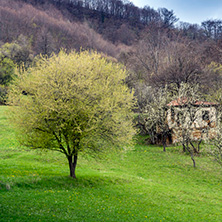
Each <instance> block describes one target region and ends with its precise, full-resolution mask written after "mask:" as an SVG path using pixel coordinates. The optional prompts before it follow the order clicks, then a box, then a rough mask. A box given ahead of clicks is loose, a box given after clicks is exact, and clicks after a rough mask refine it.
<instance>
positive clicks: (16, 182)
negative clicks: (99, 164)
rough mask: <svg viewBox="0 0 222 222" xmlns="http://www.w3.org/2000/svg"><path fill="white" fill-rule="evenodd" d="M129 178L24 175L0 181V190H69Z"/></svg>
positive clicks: (112, 183)
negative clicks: (74, 177)
mask: <svg viewBox="0 0 222 222" xmlns="http://www.w3.org/2000/svg"><path fill="white" fill-rule="evenodd" d="M129 182H131V180H130V179H129V180H128V179H125V178H122V177H119V176H112V175H111V176H107V175H98V174H90V175H79V176H78V178H77V179H73V178H71V177H69V176H41V175H40V176H24V177H17V178H16V177H15V178H13V179H10V180H8V181H0V190H11V189H17V188H19V189H21V188H25V189H37V190H45V189H46V190H49V189H51V190H54V189H55V190H71V189H74V188H100V187H103V188H104V187H105V186H110V185H121V184H125V183H129Z"/></svg>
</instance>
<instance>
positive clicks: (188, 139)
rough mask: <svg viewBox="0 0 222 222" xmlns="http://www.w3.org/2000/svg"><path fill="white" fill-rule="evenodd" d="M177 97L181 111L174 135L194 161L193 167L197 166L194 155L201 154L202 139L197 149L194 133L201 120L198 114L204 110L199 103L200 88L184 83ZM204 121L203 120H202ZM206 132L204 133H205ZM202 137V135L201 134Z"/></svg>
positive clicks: (177, 116)
mask: <svg viewBox="0 0 222 222" xmlns="http://www.w3.org/2000/svg"><path fill="white" fill-rule="evenodd" d="M176 96H177V100H176V101H177V104H178V106H179V109H178V110H177V112H176V111H175V110H174V112H175V114H176V121H175V124H177V127H175V129H174V133H175V134H176V137H177V138H181V141H180V142H181V143H182V146H183V151H184V152H185V151H187V152H188V153H189V154H190V156H191V159H192V161H193V166H194V167H195V166H196V162H195V159H194V155H195V154H197V153H199V145H200V143H201V141H202V138H200V139H199V141H198V147H195V145H194V143H193V139H194V138H192V132H193V130H194V127H195V124H196V123H197V122H198V120H199V118H198V117H199V115H198V112H199V111H200V110H201V108H202V105H203V104H202V103H201V102H200V101H199V99H200V94H199V87H198V85H196V86H191V85H190V84H187V83H183V84H181V87H180V88H179V92H178V94H177V95H176ZM201 120H202V119H201ZM203 132H204V131H203ZM201 136H202V134H201Z"/></svg>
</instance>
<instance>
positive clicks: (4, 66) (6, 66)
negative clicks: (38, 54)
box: [0, 54, 15, 85]
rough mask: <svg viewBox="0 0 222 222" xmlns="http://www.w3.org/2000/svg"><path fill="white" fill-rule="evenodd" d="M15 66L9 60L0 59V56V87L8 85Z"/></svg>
mask: <svg viewBox="0 0 222 222" xmlns="http://www.w3.org/2000/svg"><path fill="white" fill-rule="evenodd" d="M14 69H15V64H14V63H13V61H12V60H11V59H9V58H2V56H1V54H0V85H8V83H9V82H10V81H11V80H12V78H13V74H14Z"/></svg>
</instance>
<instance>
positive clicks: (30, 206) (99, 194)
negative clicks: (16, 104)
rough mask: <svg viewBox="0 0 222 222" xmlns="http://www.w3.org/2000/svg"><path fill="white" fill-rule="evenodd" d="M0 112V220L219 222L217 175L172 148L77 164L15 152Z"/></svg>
mask: <svg viewBox="0 0 222 222" xmlns="http://www.w3.org/2000/svg"><path fill="white" fill-rule="evenodd" d="M5 111H7V107H0V221H4V222H5V221H13V222H14V221H78V222H80V221H87V222H88V221H95V222H96V221H139V222H141V221H159V222H160V221H183V222H184V221H189V222H190V221H207V222H209V221H212V222H215V221H222V211H221V210H222V184H221V178H222V176H221V168H220V167H219V166H217V164H216V163H213V162H212V161H211V160H209V159H208V158H207V157H197V158H196V162H197V169H193V167H192V161H191V160H190V157H189V156H187V155H184V154H181V153H180V151H179V149H178V148H175V147H171V148H168V149H167V152H166V153H163V152H162V148H160V147H148V146H146V145H136V146H135V148H134V149H133V150H131V151H129V152H127V153H119V154H110V155H109V156H108V157H107V158H106V159H102V160H99V161H98V160H97V159H91V158H84V159H83V158H80V160H79V163H78V166H77V177H78V179H77V180H73V179H71V178H69V177H68V176H67V175H68V174H69V170H68V164H67V162H66V159H65V157H63V156H62V155H60V154H57V153H52V152H47V153H40V152H37V151H33V150H28V149H25V148H23V147H20V146H19V144H18V143H17V141H16V139H15V136H14V132H13V130H12V129H11V128H10V123H9V122H8V121H7V119H6V115H5Z"/></svg>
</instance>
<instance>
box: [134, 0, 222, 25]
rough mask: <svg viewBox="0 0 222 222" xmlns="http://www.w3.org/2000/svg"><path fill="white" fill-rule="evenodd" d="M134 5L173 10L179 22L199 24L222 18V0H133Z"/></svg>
mask: <svg viewBox="0 0 222 222" xmlns="http://www.w3.org/2000/svg"><path fill="white" fill-rule="evenodd" d="M131 2H133V4H134V5H136V6H138V7H144V6H145V5H148V6H150V7H151V8H154V9H158V8H167V9H168V10H173V11H174V14H175V15H176V17H177V18H179V19H180V20H179V22H188V23H191V24H199V25H201V22H203V21H206V20H207V19H221V20H222V0H131Z"/></svg>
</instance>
